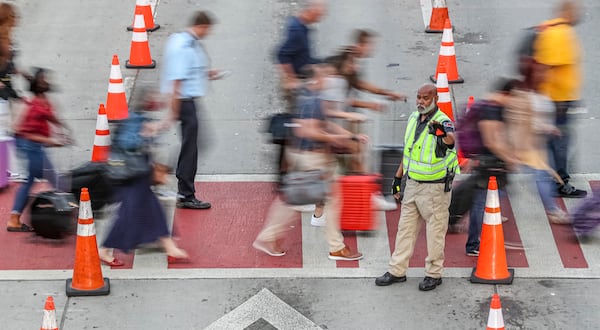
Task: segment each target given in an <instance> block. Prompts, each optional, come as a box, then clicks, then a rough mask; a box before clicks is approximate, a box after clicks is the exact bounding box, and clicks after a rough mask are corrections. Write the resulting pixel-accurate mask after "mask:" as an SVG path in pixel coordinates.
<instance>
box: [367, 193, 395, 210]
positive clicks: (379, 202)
mask: <svg viewBox="0 0 600 330" xmlns="http://www.w3.org/2000/svg"><path fill="white" fill-rule="evenodd" d="M371 204H372V205H373V208H375V209H376V210H378V211H393V210H395V209H397V208H398V204H396V202H390V201H388V200H387V199H385V197H383V195H380V194H374V195H373V196H371Z"/></svg>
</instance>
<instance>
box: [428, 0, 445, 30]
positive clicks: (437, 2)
mask: <svg viewBox="0 0 600 330" xmlns="http://www.w3.org/2000/svg"><path fill="white" fill-rule="evenodd" d="M447 19H448V20H449V19H450V16H449V15H448V7H447V6H446V0H433V9H432V11H431V18H430V19H429V25H428V26H427V28H426V29H425V32H427V33H442V32H444V22H445V21H446V20H447Z"/></svg>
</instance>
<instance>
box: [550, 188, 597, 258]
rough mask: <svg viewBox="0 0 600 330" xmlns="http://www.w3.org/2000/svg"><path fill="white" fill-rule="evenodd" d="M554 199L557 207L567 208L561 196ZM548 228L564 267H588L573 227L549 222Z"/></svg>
mask: <svg viewBox="0 0 600 330" xmlns="http://www.w3.org/2000/svg"><path fill="white" fill-rule="evenodd" d="M555 200H556V204H557V205H558V207H560V208H561V209H563V210H564V211H566V210H567V208H566V207H565V203H564V201H563V200H562V198H556V199H555ZM550 228H551V229H552V235H553V236H554V241H555V242H556V248H557V249H558V254H559V255H560V260H561V261H562V263H563V266H564V267H565V268H588V263H587V261H586V260H585V256H584V255H583V251H582V250H581V246H580V245H579V241H578V240H577V237H576V236H575V232H574V231H573V227H571V226H570V225H557V224H553V223H550Z"/></svg>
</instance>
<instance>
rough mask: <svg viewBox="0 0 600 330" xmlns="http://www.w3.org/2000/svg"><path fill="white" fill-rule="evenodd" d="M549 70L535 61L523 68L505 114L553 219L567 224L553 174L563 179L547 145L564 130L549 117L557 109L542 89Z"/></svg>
mask: <svg viewBox="0 0 600 330" xmlns="http://www.w3.org/2000/svg"><path fill="white" fill-rule="evenodd" d="M547 72H548V66H546V65H543V64H540V63H537V62H535V61H534V62H532V63H531V65H530V66H529V67H528V68H527V69H526V70H525V72H523V75H524V80H523V81H522V82H521V83H519V84H518V85H517V86H515V88H513V90H512V91H511V96H510V98H509V99H508V102H507V104H506V111H505V115H504V118H505V120H506V124H507V131H508V137H509V143H510V148H511V150H512V152H513V155H514V156H515V157H516V158H517V159H519V162H520V163H521V165H523V170H524V171H525V172H529V173H533V174H534V176H535V183H536V186H537V190H538V192H539V194H540V197H541V199H542V203H543V204H544V208H545V210H546V213H547V214H548V219H549V220H550V222H552V223H557V224H566V223H570V218H569V216H568V214H566V213H565V212H564V211H563V210H562V209H560V208H559V207H558V205H557V204H556V201H555V200H554V194H553V190H554V189H553V186H554V182H553V180H552V177H554V180H556V181H558V182H561V183H562V180H561V178H560V176H558V174H557V173H556V172H555V171H554V170H553V169H552V168H551V167H550V165H549V164H548V153H547V148H546V144H547V140H548V137H549V136H552V135H555V136H559V135H560V134H561V132H560V130H558V128H557V127H556V126H554V124H553V123H552V121H551V120H549V116H552V115H553V113H554V107H553V104H552V102H551V101H550V100H549V99H548V97H546V96H545V95H543V94H541V93H539V88H540V84H541V82H542V81H543V80H544V79H545V76H546V74H547Z"/></svg>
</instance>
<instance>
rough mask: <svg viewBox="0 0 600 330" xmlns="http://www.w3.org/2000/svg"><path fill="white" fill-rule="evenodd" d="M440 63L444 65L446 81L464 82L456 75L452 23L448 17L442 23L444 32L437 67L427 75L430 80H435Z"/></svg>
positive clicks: (451, 82) (452, 82)
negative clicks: (433, 73) (432, 73)
mask: <svg viewBox="0 0 600 330" xmlns="http://www.w3.org/2000/svg"><path fill="white" fill-rule="evenodd" d="M442 64H445V65H446V75H447V76H448V83H450V84H458V83H463V82H465V81H464V80H463V78H461V77H460V76H459V75H458V67H457V66H456V53H455V51H454V38H453V37H452V24H450V20H449V19H447V20H446V23H445V24H444V34H442V44H441V45H440V54H439V56H438V63H437V68H436V71H435V75H433V76H431V77H429V78H430V79H431V81H433V82H436V80H437V76H438V74H439V73H440V68H441V66H442Z"/></svg>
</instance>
